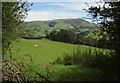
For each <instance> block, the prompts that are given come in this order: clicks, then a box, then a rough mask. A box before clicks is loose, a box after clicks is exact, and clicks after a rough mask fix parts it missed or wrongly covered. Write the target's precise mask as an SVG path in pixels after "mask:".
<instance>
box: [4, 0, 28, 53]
mask: <svg viewBox="0 0 120 83" xmlns="http://www.w3.org/2000/svg"><path fill="white" fill-rule="evenodd" d="M26 6H27V5H26V2H3V3H2V42H3V44H2V45H3V46H2V47H3V53H5V51H6V49H8V47H9V45H10V44H11V42H12V41H13V40H15V39H16V38H17V37H18V29H17V26H18V25H19V24H20V23H22V21H23V19H24V18H26V15H27V11H28V10H29V6H27V7H26Z"/></svg>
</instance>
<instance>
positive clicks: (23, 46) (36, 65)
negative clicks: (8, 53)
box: [12, 39, 104, 81]
mask: <svg viewBox="0 0 120 83" xmlns="http://www.w3.org/2000/svg"><path fill="white" fill-rule="evenodd" d="M36 44H37V46H35V45H36ZM77 47H78V45H74V44H66V43H62V42H55V41H50V40H47V39H42V40H25V39H19V42H15V43H14V45H13V49H12V50H13V52H12V53H13V59H16V61H17V62H23V63H24V64H25V66H26V69H25V70H26V76H27V78H28V79H30V80H35V79H36V80H40V78H39V77H38V76H36V75H35V73H36V72H39V73H42V74H43V75H47V74H46V73H47V72H46V68H49V70H50V71H51V72H52V75H51V76H50V77H51V78H50V79H51V80H63V81H75V80H76V81H86V80H87V81H90V80H104V79H103V77H102V76H104V75H103V72H102V70H101V69H98V68H86V67H82V66H64V65H53V64H50V63H51V62H53V61H55V60H56V59H57V58H58V57H62V56H63V54H64V53H65V52H66V53H72V52H73V50H74V49H75V48H77ZM87 48H88V46H85V45H80V49H81V50H84V49H87ZM92 49H94V48H93V47H92Z"/></svg>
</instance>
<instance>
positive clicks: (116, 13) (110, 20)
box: [88, 1, 120, 79]
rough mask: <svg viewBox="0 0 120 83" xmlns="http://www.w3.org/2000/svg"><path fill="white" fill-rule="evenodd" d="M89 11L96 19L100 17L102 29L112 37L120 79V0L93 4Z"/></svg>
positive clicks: (111, 41) (115, 63) (112, 46)
mask: <svg viewBox="0 0 120 83" xmlns="http://www.w3.org/2000/svg"><path fill="white" fill-rule="evenodd" d="M88 12H89V13H90V14H91V15H92V17H93V18H94V19H96V18H97V20H98V19H99V22H100V23H99V24H100V25H101V26H102V27H101V28H102V30H103V31H106V32H107V33H108V35H109V37H110V39H109V40H110V44H111V48H113V49H114V50H115V54H114V55H115V58H114V65H116V67H114V68H115V71H116V74H118V78H117V79H120V66H119V65H120V48H119V47H120V33H119V31H120V1H118V2H104V5H103V6H101V7H100V6H92V7H90V8H89V9H88Z"/></svg>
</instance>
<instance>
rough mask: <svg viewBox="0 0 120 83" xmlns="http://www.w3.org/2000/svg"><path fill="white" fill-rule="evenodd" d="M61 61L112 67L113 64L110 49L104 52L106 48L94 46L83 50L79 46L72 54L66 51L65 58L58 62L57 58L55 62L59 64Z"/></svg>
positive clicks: (68, 63) (88, 65)
mask: <svg viewBox="0 0 120 83" xmlns="http://www.w3.org/2000/svg"><path fill="white" fill-rule="evenodd" d="M108 55H109V56H108ZM59 62H61V63H63V64H64V65H83V66H87V67H101V68H102V67H110V66H111V64H112V62H111V57H110V52H109V51H108V52H107V53H105V54H104V50H96V49H93V48H87V49H84V50H81V48H79V47H78V48H77V49H75V50H74V51H73V53H72V54H69V53H65V54H64V56H63V59H62V60H60V61H58V63H57V60H56V63H55V64H59ZM61 63H60V64H61Z"/></svg>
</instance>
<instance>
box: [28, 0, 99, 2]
mask: <svg viewBox="0 0 120 83" xmlns="http://www.w3.org/2000/svg"><path fill="white" fill-rule="evenodd" d="M28 1H29V2H95V1H100V0H28Z"/></svg>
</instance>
